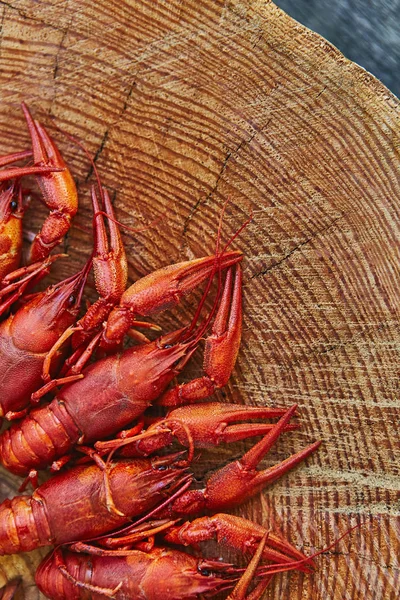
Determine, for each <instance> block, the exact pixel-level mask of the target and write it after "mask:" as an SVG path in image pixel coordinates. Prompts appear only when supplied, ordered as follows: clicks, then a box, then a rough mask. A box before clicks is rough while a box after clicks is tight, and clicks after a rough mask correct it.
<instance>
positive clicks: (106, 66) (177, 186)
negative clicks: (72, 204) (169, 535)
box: [0, 0, 400, 600]
mask: <svg viewBox="0 0 400 600" xmlns="http://www.w3.org/2000/svg"><path fill="white" fill-rule="evenodd" d="M0 14H1V34H0V35H1V38H0V68H1V71H0V86H1V88H0V89H1V103H0V127H1V137H0V146H1V147H0V153H6V152H10V151H13V150H18V149H22V148H25V147H27V144H28V136H27V131H26V127H25V124H24V121H23V117H22V113H21V110H20V107H19V103H20V102H21V100H25V101H26V102H27V103H28V104H29V106H30V107H31V109H32V110H33V112H34V114H35V116H36V117H37V118H39V119H40V120H42V121H43V122H44V123H45V124H46V125H47V126H48V127H49V128H50V129H51V130H52V131H53V132H54V135H55V137H56V139H57V140H58V141H59V144H60V148H61V149H62V152H63V154H64V156H65V158H66V160H67V161H68V163H69V165H70V167H71V170H72V171H73V174H74V177H75V178H76V181H77V183H78V186H79V194H80V198H81V208H80V211H79V215H78V216H77V218H76V220H75V226H74V227H73V229H72V230H71V233H70V235H69V236H68V238H67V239H66V240H65V242H64V248H65V251H67V252H68V254H69V259H68V260H64V261H63V262H62V263H61V262H60V264H58V265H57V267H56V268H54V270H53V275H52V279H53V280H55V279H60V278H61V277H63V276H66V275H67V274H72V273H73V272H75V270H76V269H77V267H78V266H79V265H81V264H82V263H83V261H84V260H85V257H87V256H88V254H89V253H90V250H91V244H92V239H91V234H90V228H91V210H90V204H89V200H88V196H89V187H90V184H91V183H92V182H93V181H94V178H93V172H92V169H91V168H90V165H89V163H88V160H87V159H86V157H85V156H84V155H83V153H82V152H81V151H80V150H79V149H78V148H77V147H76V146H74V144H73V143H72V142H70V141H69V140H68V139H66V138H65V136H63V135H62V134H61V133H59V132H57V131H56V130H55V128H54V127H53V124H52V119H53V120H54V123H55V124H57V125H58V126H59V127H60V128H62V129H65V130H66V131H68V132H69V133H71V134H73V135H75V136H77V137H78V138H79V139H80V140H82V141H83V142H84V143H85V145H86V146H87V148H88V150H89V151H90V152H91V153H93V155H95V157H96V163H97V166H98V169H99V172H100V174H101V177H102V180H103V182H104V184H105V185H106V186H107V187H108V189H109V190H110V191H111V194H112V196H113V198H114V204H115V208H116V211H117V215H118V218H119V219H121V221H123V222H125V223H126V224H128V225H130V226H132V227H138V226H141V225H143V224H145V223H147V222H149V221H152V220H153V219H156V220H157V219H159V220H158V221H157V222H156V223H155V224H154V225H153V226H152V227H151V228H150V229H148V230H145V231H142V232H137V233H132V232H124V241H125V243H126V247H127V250H128V254H129V264H130V276H131V280H133V279H135V278H137V277H138V276H141V275H143V274H145V273H148V272H149V271H151V270H153V269H155V268H157V267H160V266H162V265H165V264H168V263H171V262H175V261H179V260H186V259H188V258H192V257H197V256H202V255H204V254H207V253H211V252H213V249H214V246H215V239H216V227H217V221H218V216H219V214H220V211H221V208H222V206H223V203H224V201H225V200H226V199H227V198H230V203H229V205H228V208H227V214H226V217H225V219H224V227H223V235H224V239H228V237H229V236H230V235H232V233H233V232H235V231H236V229H237V228H238V227H239V226H240V225H241V223H242V222H243V221H244V220H245V219H246V218H247V217H248V216H249V215H250V214H252V215H253V221H252V223H251V224H250V225H249V226H248V227H247V228H246V230H245V231H244V232H243V233H242V234H241V235H240V238H239V239H237V240H236V241H235V243H234V245H235V247H236V248H240V249H241V250H243V252H244V254H245V259H244V263H243V266H244V335H243V343H242V347H241V352H240V356H239V359H238V363H237V366H236V369H235V372H234V374H233V376H232V378H231V381H230V383H229V385H228V386H227V387H226V388H225V390H224V391H223V392H220V393H218V394H217V397H218V399H220V400H221V401H224V400H225V401H234V402H240V403H246V404H251V405H278V404H279V405H284V406H290V405H291V404H293V403H295V402H296V403H298V405H299V414H300V420H301V424H302V429H301V430H300V431H299V432H295V433H290V434H288V435H286V436H285V438H284V439H283V440H281V441H280V442H279V444H278V445H277V447H276V449H275V450H274V451H273V452H271V454H270V456H269V457H268V459H267V460H266V462H265V464H273V463H274V462H276V461H277V460H279V459H282V458H284V457H286V456H288V455H289V453H291V452H294V451H296V450H299V449H300V448H302V447H304V446H305V445H306V444H308V443H311V442H313V441H315V440H317V439H321V440H323V444H322V446H321V448H320V450H319V451H318V452H317V453H315V454H314V455H313V456H312V457H311V458H310V459H308V460H307V462H306V463H305V464H303V465H302V466H301V467H299V468H298V469H296V470H295V471H294V472H292V473H290V474H289V475H288V476H286V477H284V478H283V479H281V480H280V481H279V482H278V483H276V484H275V485H273V486H271V487H270V488H269V489H267V490H266V491H265V493H264V494H263V500H261V498H260V497H257V498H255V499H253V500H252V501H250V502H247V503H246V504H245V505H243V506H242V507H240V508H239V509H238V510H237V513H238V514H242V515H245V516H247V517H250V518H253V519H255V520H256V521H258V522H264V523H267V524H268V523H271V524H272V525H273V526H274V527H280V528H281V529H282V530H283V532H284V533H285V534H286V535H287V536H288V538H290V540H291V541H292V542H293V543H295V544H296V545H297V546H298V547H299V548H303V549H304V551H305V552H306V553H312V552H313V551H317V550H319V549H321V548H324V547H325V546H327V545H329V544H330V543H331V542H332V541H333V540H335V539H336V538H337V537H339V535H340V534H341V533H343V532H344V531H345V530H346V529H347V528H348V527H350V526H351V525H355V524H357V523H360V524H362V527H361V529H359V530H356V531H353V532H352V533H351V534H350V535H349V536H348V537H346V538H345V539H344V540H343V541H342V542H340V544H339V545H338V546H337V547H336V548H333V549H331V550H329V551H327V552H324V553H323V555H322V556H321V557H320V558H319V559H318V561H317V565H318V568H317V570H316V573H315V574H314V575H313V576H304V575H302V574H292V575H291V576H288V575H286V574H285V575H282V576H279V577H277V578H276V580H275V582H274V584H273V585H272V586H271V588H270V589H269V590H268V593H267V594H266V597H267V598H268V599H271V600H272V599H274V600H278V598H279V600H289V599H291V600H292V599H293V600H294V599H298V600H300V599H303V600H308V599H312V600H320V599H324V600H328V599H329V600H342V599H349V600H350V599H351V600H356V599H359V600H372V599H373V600H391V599H393V600H394V599H395V598H397V597H398V593H399V588H400V583H399V562H398V560H399V555H400V545H399V538H400V531H399V529H400V526H399V505H398V501H399V489H400V483H399V474H398V470H399V438H398V424H399V412H398V407H399V400H398V396H399V391H400V385H399V377H398V373H399V362H400V360H399V359H400V327H399V311H400V302H399V293H400V292H399V289H400V274H399V258H400V251H399V250H400V249H399V233H400V231H399V229H400V225H399V191H400V190H399V117H400V110H399V102H398V100H397V99H396V98H395V97H393V96H392V95H391V93H390V92H389V91H388V90H387V89H386V88H385V87H384V86H383V85H382V84H381V83H380V82H378V81H377V80H376V79H374V78H373V77H372V76H371V75H370V74H368V73H366V72H365V71H363V70H362V69H361V68H360V67H358V66H357V65H355V64H353V63H350V62H349V61H347V60H346V59H345V58H344V57H343V56H342V55H341V54H340V53H339V52H338V51H337V50H336V49H335V48H334V47H333V46H331V45H330V44H329V43H328V42H326V41H325V40H323V39H322V38H320V37H319V36H318V35H316V34H314V33H312V32H310V31H308V30H306V29H305V28H304V27H302V26H300V25H299V24H297V23H296V22H295V21H293V20H292V19H290V18H289V17H288V16H287V15H285V14H284V13H283V12H282V11H280V10H279V9H277V8H276V6H275V5H274V4H272V2H268V1H267V0H263V1H257V0H234V1H229V0H227V1H225V2H222V1H215V0H201V1H198V2H195V1H194V0H192V1H191V0H179V1H178V0H170V1H166V0H164V1H152V0H137V1H134V0H130V1H126V2H122V1H120V0H114V1H110V0H99V1H98V2H96V3H93V2H89V1H87V0H83V1H81V2H74V1H72V0H66V1H65V2H56V1H55V0H48V1H47V2H40V3H38V2H34V1H28V0H21V1H18V0H11V1H9V2H0ZM45 214H46V211H45V210H43V209H42V208H38V207H37V205H36V204H34V205H33V206H32V207H31V209H30V211H29V214H28V215H27V219H26V228H27V230H30V231H35V230H36V229H37V228H38V227H39V226H40V222H41V221H42V219H43V218H44V216H45ZM90 297H91V298H94V294H93V291H92V293H91V296H90ZM194 307H195V297H192V298H189V299H188V300H187V301H186V302H185V303H184V304H183V305H182V308H181V309H180V310H177V311H174V312H173V313H169V314H165V315H162V316H160V318H159V319H158V322H159V323H160V324H162V326H163V327H164V328H165V329H166V330H168V329H169V328H172V327H176V326H177V325H179V324H183V323H186V322H188V320H189V319H190V315H192V314H193V310H194ZM200 371H201V354H200V353H198V354H197V355H196V357H195V359H194V365H193V367H192V370H191V371H190V373H192V374H193V373H200ZM186 376H187V377H188V376H189V374H187V375H186ZM247 447H249V443H243V444H242V443H241V444H237V445H236V446H234V447H233V448H232V447H231V448H228V447H223V448H221V449H219V450H218V451H215V452H212V453H209V454H207V455H205V457H203V460H202V461H201V462H200V465H199V467H198V468H200V469H202V470H203V472H204V473H205V472H206V471H207V469H209V467H210V464H211V466H212V467H216V466H217V465H218V464H222V463H226V462H227V461H228V460H229V459H231V458H232V457H239V456H240V453H241V452H243V450H244V448H247ZM17 485H18V484H17V483H16V482H15V480H14V478H11V477H10V476H7V475H6V474H2V480H1V492H2V495H3V497H5V496H6V495H7V494H10V493H12V490H14V491H15V490H16V487H17ZM214 551H215V548H214ZM38 554H40V553H31V554H29V555H22V556H19V557H6V558H3V559H1V561H0V565H1V566H0V576H1V580H5V579H7V577H12V576H13V575H15V574H16V573H17V572H22V571H24V572H25V570H26V580H25V587H24V593H23V594H24V597H25V598H28V599H32V600H33V599H37V598H39V597H40V595H39V593H38V591H37V589H36V588H35V587H34V586H33V584H32V581H29V577H28V575H29V573H32V572H33V571H34V565H35V564H37V561H38ZM41 554H43V552H42V553H41ZM0 583H1V581H0Z"/></svg>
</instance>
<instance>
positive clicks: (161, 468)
mask: <svg viewBox="0 0 400 600" xmlns="http://www.w3.org/2000/svg"><path fill="white" fill-rule="evenodd" d="M166 470H167V466H166V465H159V466H158V467H157V471H166Z"/></svg>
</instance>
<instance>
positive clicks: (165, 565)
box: [36, 534, 271, 600]
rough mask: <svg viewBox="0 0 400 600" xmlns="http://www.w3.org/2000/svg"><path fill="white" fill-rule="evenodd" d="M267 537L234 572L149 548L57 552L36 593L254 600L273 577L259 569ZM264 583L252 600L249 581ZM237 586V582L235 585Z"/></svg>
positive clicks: (40, 573)
mask: <svg viewBox="0 0 400 600" xmlns="http://www.w3.org/2000/svg"><path fill="white" fill-rule="evenodd" d="M267 539H268V534H265V535H264V536H263V538H262V540H261V542H260V543H259V547H258V549H257V551H256V553H255V555H254V557H253V559H252V560H251V562H250V563H249V565H248V567H247V569H246V570H245V571H244V573H243V574H242V572H243V569H238V568H235V567H233V566H232V565H231V564H228V563H224V562H222V561H220V560H218V561H216V560H207V559H204V558H195V557H193V556H191V555H189V554H185V553H183V552H181V551H180V550H173V549H171V548H166V547H153V548H151V549H150V550H148V551H143V550H140V549H133V550H125V551H113V552H107V551H101V550H100V549H99V552H98V553H96V552H95V549H91V552H90V554H89V555H87V554H86V555H82V554H78V553H76V552H62V550H56V551H53V552H52V553H50V554H49V555H48V556H47V557H46V558H45V559H44V560H43V562H42V563H41V565H40V566H39V568H38V570H37V572H36V583H37V585H38V587H39V589H40V590H41V591H42V592H43V593H44V594H45V595H46V596H47V597H49V598H52V600H64V599H65V598H68V599H69V600H79V599H80V598H82V599H83V598H87V594H88V593H91V594H92V595H91V597H92V598H96V597H97V596H99V597H106V598H115V600H158V599H159V598H165V600H195V599H196V598H200V594H201V597H202V598H203V597H204V598H206V597H210V596H214V595H215V594H216V593H218V592H221V591H225V590H229V589H231V590H232V588H233V587H234V586H235V583H236V582H238V583H237V584H236V586H235V589H234V590H233V591H232V593H231V594H230V595H229V596H228V598H227V600H258V599H259V598H261V596H262V594H263V592H264V591H265V589H266V588H267V586H268V584H269V582H270V579H271V576H270V575H269V574H268V573H267V574H264V573H263V572H262V567H260V568H259V569H258V566H259V563H260V560H261V558H262V552H263V549H264V546H265V544H266V542H267ZM259 574H260V575H261V577H262V580H261V581H260V583H259V584H258V586H257V587H256V588H255V590H253V592H252V593H251V594H250V595H248V596H247V595H246V592H247V588H248V586H249V584H250V583H251V582H252V580H253V578H254V577H255V576H257V575H259ZM238 580H239V581H238Z"/></svg>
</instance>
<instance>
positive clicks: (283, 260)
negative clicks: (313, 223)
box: [250, 213, 344, 279]
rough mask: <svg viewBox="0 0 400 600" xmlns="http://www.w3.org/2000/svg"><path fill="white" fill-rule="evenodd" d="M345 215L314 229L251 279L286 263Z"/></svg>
mask: <svg viewBox="0 0 400 600" xmlns="http://www.w3.org/2000/svg"><path fill="white" fill-rule="evenodd" d="M343 217H344V213H343V214H341V215H339V216H338V217H336V219H334V220H333V221H332V222H331V223H329V225H327V226H326V227H322V228H321V229H318V230H317V231H314V233H313V234H312V235H310V237H308V238H307V239H306V240H304V241H303V242H300V244H297V246H295V247H294V248H292V250H290V252H288V253H287V254H285V256H283V257H282V258H281V259H280V260H278V261H277V262H275V263H274V264H273V265H270V266H268V267H266V268H265V269H261V271H257V273H254V274H253V275H251V276H250V279H254V278H256V277H261V276H263V275H266V274H267V273H269V272H270V271H273V270H274V269H276V268H277V267H279V266H280V265H281V264H282V263H284V262H285V261H287V260H288V259H289V258H290V257H291V256H292V255H293V254H294V253H295V252H297V251H298V250H301V249H302V248H303V247H304V246H306V245H307V244H309V243H310V242H312V240H314V239H315V238H316V237H318V236H319V235H321V234H322V233H326V232H327V231H328V230H329V229H331V228H332V227H334V226H335V225H336V223H337V222H338V221H340V219H342V218H343Z"/></svg>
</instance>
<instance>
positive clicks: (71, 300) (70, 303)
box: [68, 294, 76, 306]
mask: <svg viewBox="0 0 400 600" xmlns="http://www.w3.org/2000/svg"><path fill="white" fill-rule="evenodd" d="M75 302H76V298H75V296H74V295H73V294H71V295H70V297H69V298H68V304H69V305H70V306H72V305H73V304H75Z"/></svg>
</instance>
